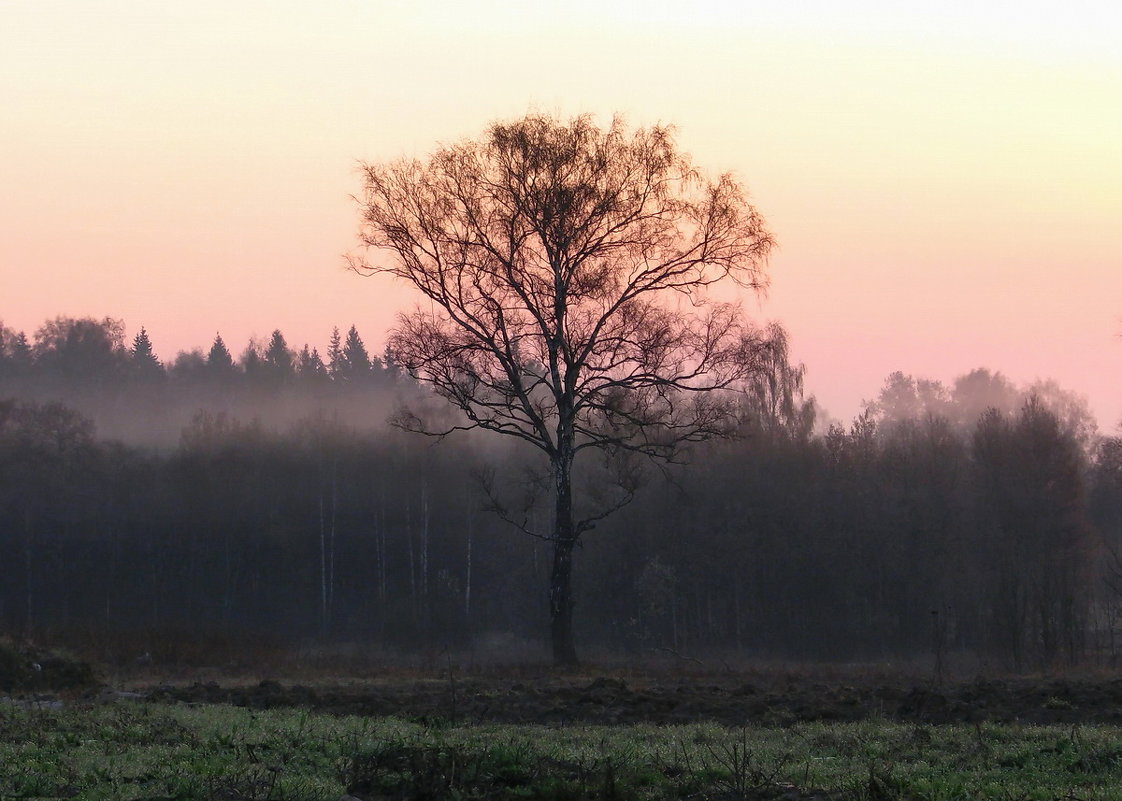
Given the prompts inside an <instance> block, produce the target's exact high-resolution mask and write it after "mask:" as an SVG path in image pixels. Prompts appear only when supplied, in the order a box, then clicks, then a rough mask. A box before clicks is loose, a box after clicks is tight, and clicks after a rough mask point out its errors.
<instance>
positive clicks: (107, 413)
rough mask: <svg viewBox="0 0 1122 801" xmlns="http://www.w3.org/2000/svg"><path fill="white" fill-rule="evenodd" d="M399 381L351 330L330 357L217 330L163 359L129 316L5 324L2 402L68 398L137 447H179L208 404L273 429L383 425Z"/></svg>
mask: <svg viewBox="0 0 1122 801" xmlns="http://www.w3.org/2000/svg"><path fill="white" fill-rule="evenodd" d="M399 378H400V374H399V371H398V370H397V369H396V368H395V367H394V365H393V364H392V363H390V364H387V363H386V362H385V360H383V359H382V358H379V357H377V356H371V354H370V353H369V352H368V350H367V348H366V345H365V343H364V342H363V339H362V337H361V335H360V334H359V332H358V330H357V328H356V327H355V326H353V325H352V326H351V327H350V329H349V330H348V331H347V333H346V334H342V333H340V331H339V329H338V328H335V329H334V330H333V331H332V332H331V336H330V339H329V341H328V346H327V349H326V351H325V352H324V354H323V355H321V354H320V352H319V349H318V348H316V347H309V346H308V345H307V344H305V345H303V346H302V347H301V348H299V349H296V348H293V347H291V346H290V345H289V344H288V342H287V341H286V339H285V336H284V334H283V333H282V332H281V331H279V330H276V331H274V332H273V333H272V335H271V337H270V338H269V340H268V341H267V342H258V341H255V340H251V341H250V342H248V343H247V344H246V345H245V347H244V348H242V350H241V351H240V352H239V353H238V354H237V355H235V354H234V352H232V351H231V350H230V349H229V347H227V345H226V343H225V341H224V340H223V339H222V336H221V334H215V337H214V341H213V342H212V343H211V345H210V346H209V348H206V349H203V348H197V349H194V350H190V351H183V352H180V353H179V354H177V355H176V356H175V357H174V358H173V359H170V360H168V361H167V362H164V361H162V360H161V359H160V358H159V356H158V355H157V353H156V350H155V347H154V345H153V343H152V341H151V339H150V338H149V336H148V332H147V331H146V329H144V328H141V329H140V330H139V331H138V332H137V333H136V335H135V336H134V337H133V338H132V339H131V340H126V337H125V326H124V323H123V322H122V321H121V320H115V319H112V318H105V319H102V320H96V319H93V318H88V317H86V318H71V317H58V318H56V319H54V320H48V321H47V322H45V323H44V324H43V325H42V326H41V327H40V328H39V329H38V331H36V332H35V334H34V336H33V337H30V338H29V337H28V336H27V334H26V333H25V332H23V331H14V330H12V329H9V328H7V327H6V326H4V325H3V323H2V322H0V390H2V391H3V394H2V395H0V397H3V396H10V397H20V398H26V399H32V400H36V401H40V402H51V401H58V402H64V403H66V404H67V405H69V406H72V407H74V408H76V409H78V410H79V411H81V412H83V413H84V414H86V415H87V416H89V417H91V418H92V419H93V420H94V421H95V422H96V423H97V426H98V431H99V432H100V433H101V434H102V435H104V436H108V437H112V438H117V439H123V440H125V441H128V442H134V443H145V444H154V445H160V446H173V445H174V444H175V443H176V441H177V440H178V437H179V432H180V430H181V429H182V428H183V427H184V426H185V425H187V424H188V423H189V422H190V420H191V417H192V416H193V415H194V413H195V412H196V411H197V410H199V409H200V408H206V409H210V410H221V411H225V412H226V413H227V414H230V415H232V416H235V417H238V418H242V419H253V418H254V417H257V418H262V415H264V416H265V419H264V421H265V422H266V423H267V424H283V423H292V422H294V421H295V420H297V419H299V418H301V417H303V416H306V415H308V414H310V413H313V412H316V411H319V410H322V409H324V408H331V409H332V410H336V411H345V412H346V415H347V417H348V418H350V419H355V420H359V421H361V422H362V423H363V424H364V425H367V424H369V425H374V424H378V425H380V424H381V421H382V420H383V419H384V418H385V416H386V410H385V409H383V408H381V407H380V406H379V407H377V408H375V407H374V406H372V404H370V399H371V397H372V396H374V395H378V396H379V397H382V396H385V395H386V392H385V390H387V389H390V388H392V387H393V386H394V385H395V383H397V382H398V379H399ZM397 388H398V389H401V386H400V385H399V386H398V387H397Z"/></svg>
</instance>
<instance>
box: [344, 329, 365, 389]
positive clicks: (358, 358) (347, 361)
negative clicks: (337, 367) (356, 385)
mask: <svg viewBox="0 0 1122 801" xmlns="http://www.w3.org/2000/svg"><path fill="white" fill-rule="evenodd" d="M343 365H344V370H345V371H346V377H347V379H348V380H350V381H360V380H362V379H364V378H368V377H369V376H370V354H369V353H368V352H367V350H366V345H365V344H363V342H362V337H360V336H359V335H358V329H357V328H355V327H354V326H353V325H352V326H351V330H350V331H348V332H347V341H346V343H345V344H344V345H343Z"/></svg>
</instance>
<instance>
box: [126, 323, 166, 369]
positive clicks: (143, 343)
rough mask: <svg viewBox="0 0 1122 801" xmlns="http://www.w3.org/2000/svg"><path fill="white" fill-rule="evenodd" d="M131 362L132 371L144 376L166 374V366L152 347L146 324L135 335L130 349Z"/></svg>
mask: <svg viewBox="0 0 1122 801" xmlns="http://www.w3.org/2000/svg"><path fill="white" fill-rule="evenodd" d="M129 362H130V366H131V367H132V372H133V374H134V375H136V376H140V377H142V378H154V377H156V376H162V375H163V374H164V367H163V365H162V364H160V360H159V359H158V358H157V357H156V353H155V351H154V350H153V349H152V340H151V339H149V337H148V331H147V330H146V329H145V328H144V326H141V327H140V331H139V332H138V333H137V335H136V336H135V337H133V341H132V348H131V349H130V350H129Z"/></svg>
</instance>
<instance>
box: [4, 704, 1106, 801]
mask: <svg viewBox="0 0 1122 801" xmlns="http://www.w3.org/2000/svg"><path fill="white" fill-rule="evenodd" d="M346 793H353V794H355V795H357V796H359V797H361V798H368V799H385V798H399V799H405V798H409V799H432V800H433V801H436V800H437V799H547V800H548V799H554V800H555V801H577V800H578V799H687V798H693V799H779V798H785V799H800V798H803V799H809V798H816V799H820V798H826V797H833V798H847V799H849V798H853V799H869V801H874V800H875V801H887V799H930V801H943V800H944V799H945V800H946V801H950V800H951V799H994V800H995V801H1009V800H1010V799H1026V800H1030V799H1059V798H1064V799H1087V801H1090V799H1118V801H1122V730H1120V729H1118V728H1116V727H1105V726H1085V727H1075V728H1071V727H1067V728H1060V727H1030V726H1009V725H996V724H982V725H978V726H975V725H953V726H915V725H912V724H897V723H889V722H884V721H866V722H862V723H847V724H827V723H807V724H799V725H794V726H790V727H783V728H776V727H766V728H765V727H744V728H731V729H730V728H724V727H720V726H716V725H709V724H697V725H689V726H673V727H656V726H617V727H589V726H566V727H557V728H546V727H540V726H513V725H491V724H487V725H462V726H452V725H441V724H439V723H431V722H430V723H426V724H421V723H415V722H410V721H405V720H400V719H393V718H360V717H336V716H331V715H324V714H315V713H311V712H307V711H302V710H295V709H283V710H268V711H255V710H249V709H242V708H235V707H228V706H185V705H164V704H145V703H125V702H120V703H113V704H106V705H99V706H88V707H67V708H62V709H40V708H35V707H22V706H18V705H13V704H5V705H3V706H0V798H3V799H14V798H77V799H114V800H117V799H120V800H121V801H125V800H130V801H131V800H132V799H225V800H226V801H283V800H285V799H292V801H297V800H299V801H314V800H316V799H323V800H324V801H337V799H339V798H340V797H341V796H342V795H344V794H346Z"/></svg>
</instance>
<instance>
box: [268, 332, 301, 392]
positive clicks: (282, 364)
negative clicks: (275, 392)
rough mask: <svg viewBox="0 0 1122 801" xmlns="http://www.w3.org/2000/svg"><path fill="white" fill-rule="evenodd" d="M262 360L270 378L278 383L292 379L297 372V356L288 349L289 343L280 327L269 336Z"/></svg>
mask: <svg viewBox="0 0 1122 801" xmlns="http://www.w3.org/2000/svg"><path fill="white" fill-rule="evenodd" d="M262 362H263V366H264V368H265V371H266V374H267V375H268V376H269V379H270V380H271V381H272V382H274V383H275V384H277V385H280V384H283V383H285V382H286V381H289V380H291V379H292V377H293V376H294V375H295V374H296V364H295V356H294V355H293V353H292V351H291V350H289V349H288V343H287V342H286V341H285V339H284V334H282V333H281V332H280V329H277V330H276V331H273V335H272V337H270V338H269V345H268V347H267V348H265V353H264V356H263V357H262Z"/></svg>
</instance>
